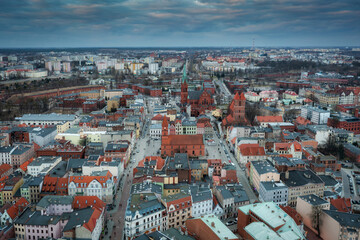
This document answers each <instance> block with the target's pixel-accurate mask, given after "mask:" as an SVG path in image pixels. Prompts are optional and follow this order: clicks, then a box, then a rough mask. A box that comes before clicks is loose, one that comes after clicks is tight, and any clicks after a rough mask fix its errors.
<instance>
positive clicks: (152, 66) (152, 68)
mask: <svg viewBox="0 0 360 240" xmlns="http://www.w3.org/2000/svg"><path fill="white" fill-rule="evenodd" d="M158 70H159V64H158V63H150V64H149V71H150V73H151V74H155V73H157V71H158Z"/></svg>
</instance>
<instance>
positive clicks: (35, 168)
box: [27, 157, 61, 177]
mask: <svg viewBox="0 0 360 240" xmlns="http://www.w3.org/2000/svg"><path fill="white" fill-rule="evenodd" d="M59 162H61V157H38V158H36V159H35V160H34V161H33V162H31V163H30V164H29V165H28V167H27V173H28V174H29V175H31V176H34V177H36V176H37V175H39V174H40V173H41V172H43V170H45V172H46V173H47V172H49V171H50V170H51V169H52V168H53V167H55V166H56V165H57V164H58V163H59Z"/></svg>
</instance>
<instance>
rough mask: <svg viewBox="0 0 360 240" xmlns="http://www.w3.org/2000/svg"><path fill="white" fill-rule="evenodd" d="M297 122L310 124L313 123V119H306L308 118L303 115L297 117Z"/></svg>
mask: <svg viewBox="0 0 360 240" xmlns="http://www.w3.org/2000/svg"><path fill="white" fill-rule="evenodd" d="M295 122H296V123H297V124H299V125H308V124H311V121H310V120H308V119H306V118H303V117H301V116H298V117H297V118H296V119H295Z"/></svg>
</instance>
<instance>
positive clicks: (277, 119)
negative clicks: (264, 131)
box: [256, 116, 284, 122]
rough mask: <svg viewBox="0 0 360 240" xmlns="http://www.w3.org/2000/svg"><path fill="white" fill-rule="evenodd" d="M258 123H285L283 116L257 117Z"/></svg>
mask: <svg viewBox="0 0 360 240" xmlns="http://www.w3.org/2000/svg"><path fill="white" fill-rule="evenodd" d="M256 120H257V121H258V122H284V119H283V117H282V116H256Z"/></svg>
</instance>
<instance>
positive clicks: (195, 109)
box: [181, 64, 215, 117]
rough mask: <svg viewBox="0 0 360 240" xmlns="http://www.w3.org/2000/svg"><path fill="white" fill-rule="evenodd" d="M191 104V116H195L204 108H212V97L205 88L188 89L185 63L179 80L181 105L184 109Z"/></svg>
mask: <svg viewBox="0 0 360 240" xmlns="http://www.w3.org/2000/svg"><path fill="white" fill-rule="evenodd" d="M189 105H190V106H191V116H194V117H197V116H199V115H201V114H204V113H205V110H214V109H215V105H214V99H213V98H212V97H211V94H210V93H209V92H208V91H206V90H199V91H188V83H187V76H186V64H185V66H184V70H183V76H182V81H181V106H182V111H185V109H186V107H187V106H189Z"/></svg>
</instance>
